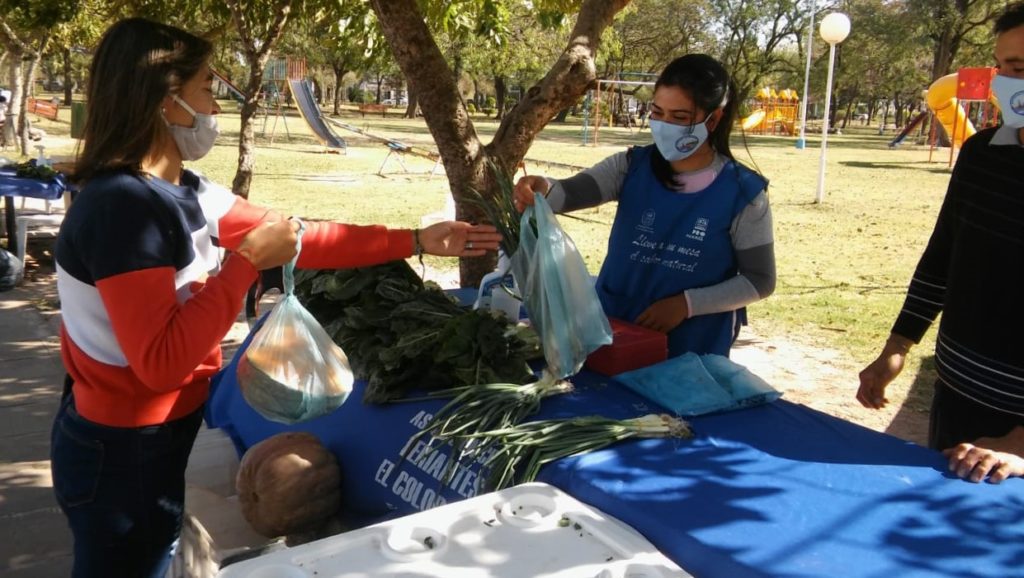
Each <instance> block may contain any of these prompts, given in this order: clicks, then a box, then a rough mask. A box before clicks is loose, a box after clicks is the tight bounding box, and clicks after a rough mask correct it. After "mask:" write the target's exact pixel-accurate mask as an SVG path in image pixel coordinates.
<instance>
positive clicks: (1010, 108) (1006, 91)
mask: <svg viewBox="0 0 1024 578" xmlns="http://www.w3.org/2000/svg"><path fill="white" fill-rule="evenodd" d="M992 92H994V93H996V99H997V100H999V110H1000V111H1002V115H1003V124H1005V125H1006V126H1009V127H1013V128H1024V78H1013V77H1011V76H1002V75H996V76H995V77H994V78H993V79H992Z"/></svg>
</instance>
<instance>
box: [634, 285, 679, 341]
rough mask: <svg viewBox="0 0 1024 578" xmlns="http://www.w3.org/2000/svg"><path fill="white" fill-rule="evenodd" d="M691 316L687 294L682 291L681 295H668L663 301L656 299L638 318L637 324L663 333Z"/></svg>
mask: <svg viewBox="0 0 1024 578" xmlns="http://www.w3.org/2000/svg"><path fill="white" fill-rule="evenodd" d="M689 316H690V310H689V308H688V307H687V306H686V296H685V295H684V294H682V293H680V294H679V295H673V296H671V297H666V298H665V299H662V300H661V301H655V302H654V303H653V304H652V305H651V306H650V307H648V308H647V310H646V311H644V312H643V313H641V314H640V316H639V317H637V318H636V324H637V325H639V326H641V327H646V328H648V329H653V330H655V331H660V332H662V333H668V332H669V331H672V330H673V329H675V328H676V327H677V326H679V324H680V323H682V322H683V321H685V320H686V318H687V317H689Z"/></svg>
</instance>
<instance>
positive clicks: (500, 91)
mask: <svg viewBox="0 0 1024 578" xmlns="http://www.w3.org/2000/svg"><path fill="white" fill-rule="evenodd" d="M507 93H508V87H507V86H505V77H504V76H501V75H500V74H498V75H495V77H494V105H495V106H496V107H497V110H498V112H497V113H495V116H494V120H501V119H502V117H504V116H505V95H506V94H507Z"/></svg>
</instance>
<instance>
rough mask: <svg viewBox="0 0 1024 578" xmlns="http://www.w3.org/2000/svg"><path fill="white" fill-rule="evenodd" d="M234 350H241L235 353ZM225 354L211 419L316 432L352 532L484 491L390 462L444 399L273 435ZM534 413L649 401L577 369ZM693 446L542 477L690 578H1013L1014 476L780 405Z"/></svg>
mask: <svg viewBox="0 0 1024 578" xmlns="http://www.w3.org/2000/svg"><path fill="white" fill-rule="evenodd" d="M244 348H245V345H243V346H242V348H241V349H240V351H244ZM237 361H238V356H237V355H236V358H235V360H233V361H232V363H231V364H230V365H229V366H228V367H227V368H225V371H224V372H222V373H221V374H220V375H219V376H218V379H217V380H216V381H215V384H214V389H213V392H212V394H211V398H210V403H209V406H208V412H207V419H208V423H210V425H211V426H215V427H221V428H223V429H224V430H225V431H226V432H227V433H228V434H229V435H230V436H231V437H232V439H233V440H234V441H235V443H236V445H237V447H238V449H239V451H240V452H241V451H244V449H245V448H248V447H250V446H252V445H253V444H255V443H257V442H259V441H260V440H262V439H265V438H266V437H269V436H271V435H273V434H276V433H279V432H283V431H291V430H301V431H308V432H312V433H314V434H316V435H317V436H319V437H320V439H321V440H322V441H323V442H324V444H325V445H326V446H327V447H328V448H330V449H331V450H332V451H333V452H334V453H335V454H336V455H337V456H338V458H339V461H340V464H341V469H342V472H343V478H344V479H343V482H342V484H343V487H342V491H343V496H344V497H343V506H342V507H343V510H344V511H345V512H346V514H347V515H348V516H349V517H350V518H351V519H352V520H354V521H355V522H356V523H359V524H369V523H372V522H375V521H379V520H381V519H383V518H386V517H393V516H398V515H405V514H409V513H413V512H415V511H418V510H420V509H425V508H428V507H431V506H434V505H439V504H442V503H445V502H450V501H453V500H458V499H462V498H466V497H470V496H472V495H475V494H476V493H477V492H478V491H479V480H478V477H477V471H476V468H468V469H463V470H460V471H459V473H458V474H457V475H456V477H455V479H454V480H453V482H452V483H451V484H450V486H449V487H446V488H444V489H443V490H442V489H441V488H439V485H440V484H439V482H438V476H439V475H440V472H441V470H442V469H443V466H444V461H445V460H446V459H447V458H446V456H445V455H443V454H433V455H431V454H426V453H423V452H419V451H417V449H418V448H414V450H413V453H412V456H411V458H410V460H408V461H405V462H402V463H399V461H400V460H399V459H398V456H399V454H400V452H401V449H402V448H403V446H404V445H405V444H406V442H407V441H408V439H409V437H410V436H411V435H413V434H414V433H415V432H416V431H418V430H419V429H420V428H421V427H422V426H423V425H424V424H425V423H426V422H427V420H428V419H429V417H430V415H431V413H432V412H433V411H436V410H437V409H438V408H439V407H440V406H441V403H435V402H416V403H401V404H395V405H390V406H367V405H364V404H362V403H361V401H360V396H361V395H362V390H363V387H362V384H357V387H356V390H355V391H354V392H353V394H352V397H351V398H350V399H349V401H347V402H346V403H345V404H344V405H343V406H342V407H341V408H339V409H338V410H337V411H336V412H335V413H333V414H331V415H328V416H325V417H322V418H318V419H316V420H313V421H310V422H307V423H304V424H301V425H298V426H284V425H281V424H277V423H273V422H269V421H267V420H265V419H263V418H262V417H260V416H259V414H257V413H256V412H255V411H254V410H252V409H251V408H250V407H249V406H248V405H247V404H246V402H245V401H244V400H243V399H242V397H241V395H240V393H239V391H238V388H237V383H236V381H235V377H234V375H235V373H234V372H235V365H236V363H237ZM574 382H575V384H576V386H577V389H576V391H575V392H574V393H573V394H571V395H567V396H563V397H561V398H554V399H550V400H547V401H546V402H545V405H544V408H543V411H542V414H541V415H540V416H539V417H556V416H570V415H588V414H601V415H606V416H610V417H631V416H636V415H641V414H643V413H648V412H650V411H652V410H654V411H657V409H656V408H652V407H649V406H648V404H647V402H645V401H644V400H643V399H642V398H640V397H638V396H637V395H636V394H634V393H632V392H631V391H629V390H628V389H626V388H625V387H623V386H620V385H619V384H617V383H616V382H614V381H613V380H609V379H607V378H602V377H600V376H596V375H594V374H589V373H583V374H581V375H580V376H577V377H576V378H574ZM692 423H693V426H694V429H695V430H696V432H697V436H696V438H695V439H693V440H689V441H678V440H643V441H635V442H626V443H621V444H618V445H616V446H614V447H611V448H609V449H606V450H603V451H599V452H595V453H592V454H588V455H584V456H578V457H575V458H569V459H565V460H562V461H560V462H556V463H554V464H551V465H549V466H548V467H546V468H545V469H543V470H542V471H541V475H540V480H541V481H546V482H548V483H551V484H553V485H555V486H557V487H559V488H561V489H563V490H564V491H566V492H568V493H569V494H571V495H573V496H574V497H576V498H577V499H580V500H582V501H584V502H586V503H589V504H590V505H592V506H595V507H597V508H599V509H601V510H603V511H604V512H606V513H608V514H610V515H612V516H615V517H617V518H619V519H620V520H622V521H624V522H626V523H627V524H630V525H631V526H633V527H634V528H636V529H637V530H638V531H640V532H641V533H642V534H644V535H645V536H646V537H647V538H648V539H649V540H650V541H651V542H652V543H653V544H654V545H655V546H656V547H657V548H658V549H659V550H661V551H662V552H664V553H665V554H666V555H667V556H669V557H670V558H672V559H673V560H674V561H675V562H676V563H677V564H679V566H680V567H682V568H684V569H686V570H687V571H689V572H691V573H693V574H694V575H695V576H698V577H705V576H711V577H714V576H721V577H728V578H737V577H746V576H754V577H760V576H774V577H787V578H790V577H794V578H795V577H812V576H813V577H818V576H829V577H831V576H844V577H845V576H848V577H864V578H868V577H886V578H889V577H893V578H895V577H899V578H907V577H919V576H958V577H973V576H977V577H982V576H989V577H991V576H1021V575H1024V480H1020V479H1012V480H1008V481H1007V482H1004V483H1003V484H1001V485H990V484H971V483H968V482H964V481H961V480H959V479H956V478H953V477H951V476H950V475H948V474H947V473H946V471H945V460H944V458H943V457H942V456H941V455H940V454H939V453H937V452H934V451H931V450H927V449H925V448H921V447H919V446H916V445H913V444H910V443H907V442H903V441H901V440H899V439H896V438H894V437H891V436H888V435H885V434H881V433H877V432H874V431H871V430H868V429H865V428H862V427H860V426H857V425H855V424H852V423H849V422H845V421H843V420H839V419H836V418H833V417H830V416H828V415H825V414H822V413H819V412H817V411H814V410H812V409H809V408H807V407H804V406H800V405H795V404H792V403H788V402H786V401H782V400H780V401H778V402H775V403H773V404H770V405H766V406H761V407H758V408H753V409H747V410H742V411H737V412H733V413H726V414H720V415H713V416H704V417H699V418H695V419H693V420H692Z"/></svg>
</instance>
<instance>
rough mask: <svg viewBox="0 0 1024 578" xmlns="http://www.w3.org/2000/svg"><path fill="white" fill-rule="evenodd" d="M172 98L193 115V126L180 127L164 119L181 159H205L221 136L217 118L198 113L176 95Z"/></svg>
mask: <svg viewBox="0 0 1024 578" xmlns="http://www.w3.org/2000/svg"><path fill="white" fill-rule="evenodd" d="M171 98H173V99H174V101H175V102H177V103H178V104H180V105H181V108H184V109H185V110H187V111H188V112H189V114H191V115H192V126H179V125H176V124H171V123H169V122H167V119H166V118H165V119H164V122H166V123H167V128H168V129H170V131H171V137H172V138H173V139H174V144H176V145H178V152H179V153H181V159H182V160H185V161H195V160H199V159H201V158H203V157H205V156H206V153H208V152H210V149H212V148H213V143H214V141H216V140H217V135H219V134H220V129H218V128H217V117H216V116H214V115H212V114H199V113H197V112H196V111H195V110H193V109H192V107H191V106H189V105H188V103H187V102H185V101H184V100H182V99H181V98H179V97H178V95H176V94H172V95H171Z"/></svg>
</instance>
